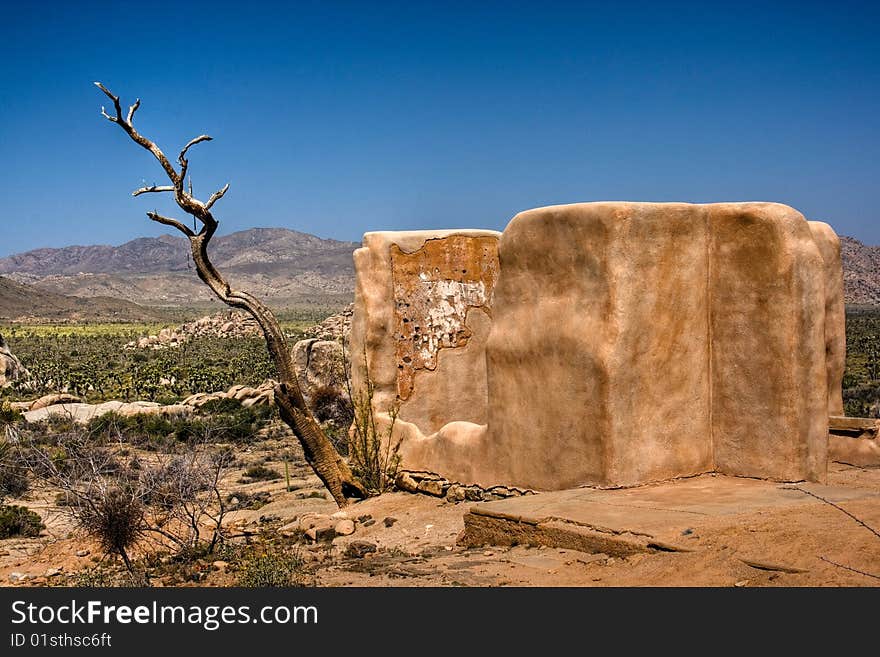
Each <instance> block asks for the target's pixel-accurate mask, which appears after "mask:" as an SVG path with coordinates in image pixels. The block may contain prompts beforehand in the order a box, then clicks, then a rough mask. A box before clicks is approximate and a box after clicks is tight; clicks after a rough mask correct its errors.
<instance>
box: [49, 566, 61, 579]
mask: <svg viewBox="0 0 880 657" xmlns="http://www.w3.org/2000/svg"><path fill="white" fill-rule="evenodd" d="M63 570H64V567H63V566H62V567H61V568H49V570H47V571H46V575H45V576H46V577H58V575H60V574H61V572H62V571H63Z"/></svg>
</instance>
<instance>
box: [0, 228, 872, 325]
mask: <svg viewBox="0 0 880 657" xmlns="http://www.w3.org/2000/svg"><path fill="white" fill-rule="evenodd" d="M840 243H841V256H842V259H843V271H844V296H845V299H846V302H847V303H849V304H859V305H880V246H868V245H865V244H864V243H862V242H860V241H859V240H857V239H855V238H852V237H847V236H841V238H840ZM359 246H360V245H359V244H357V243H356V242H343V241H338V240H330V239H322V238H320V237H316V236H314V235H309V234H307V233H300V232H298V231H294V230H288V229H285V228H253V229H250V230H244V231H240V232H237V233H232V234H231V235H225V236H220V237H215V238H214V240H213V241H212V243H211V249H210V252H211V258H212V261H213V262H214V264H215V265H216V266H217V267H218V268H220V270H221V271H223V272H224V273H226V274H227V275H228V277H229V279H230V282H231V283H232V284H233V285H236V286H238V287H240V288H242V289H245V290H248V291H250V292H252V293H253V294H256V295H257V296H259V297H261V298H263V299H265V300H267V301H269V302H272V303H274V304H280V305H282V306H283V305H284V304H285V303H286V302H297V301H298V302H302V301H307V300H310V299H315V298H333V299H334V300H339V301H342V300H344V299H345V298H347V297H350V296H351V295H352V294H353V292H354V265H353V262H352V252H353V251H354V250H355V249H356V248H358V247H359ZM0 275H2V276H5V277H6V278H7V280H6V285H7V288H6V298H4V297H3V296H2V295H0V317H3V316H7V317H8V316H9V312H8V311H7V309H5V308H3V304H4V303H5V304H6V305H7V307H12V306H11V305H10V304H11V303H12V302H11V301H10V299H11V298H12V297H15V298H16V299H18V300H19V301H16V304H18V305H16V306H15V307H17V308H24V306H21V299H22V298H24V297H25V296H26V295H23V293H22V290H21V289H17V290H16V292H15V293H13V292H11V291H10V289H9V284H10V283H12V282H17V283H20V284H26V285H29V286H32V287H33V288H35V289H36V290H39V291H41V292H45V293H49V294H54V295H60V296H62V297H65V298H67V299H68V300H69V299H70V297H72V296H75V297H87V298H98V297H104V298H105V301H107V300H113V299H115V300H127V301H132V302H135V303H139V304H146V305H154V306H168V307H180V306H186V305H190V304H195V303H202V302H206V301H208V300H209V299H212V295H211V292H210V291H209V290H208V289H207V288H206V287H205V286H204V284H203V283H202V282H201V281H200V280H199V279H198V277H197V276H196V274H195V271H193V270H192V264H191V262H190V256H189V245H188V242H187V240H185V239H184V238H182V237H175V236H171V235H162V236H160V237H141V238H138V239H134V240H131V241H130V242H126V243H125V244H122V245H120V246H106V245H98V246H68V247H63V248H57V249H49V248H44V249H35V250H33V251H28V252H26V253H19V254H15V255H11V256H8V257H6V258H0ZM53 299H54V301H52V302H51V303H50V302H49V301H48V300H47V299H43V301H45V302H46V303H50V306H51V307H57V308H59V309H60V308H63V307H65V304H69V301H68V302H62V301H60V300H58V299H55V298H54V297H53ZM41 303H42V302H41ZM52 303H54V304H55V305H54V306H52V305H51V304H52ZM346 303H347V301H346ZM25 305H26V304H25ZM117 310H118V312H122V313H123V314H125V313H126V312H129V313H131V314H137V313H136V312H134V310H133V309H132V308H128V310H127V311H122V310H120V309H117ZM59 312H60V310H59ZM23 314H27V313H23Z"/></svg>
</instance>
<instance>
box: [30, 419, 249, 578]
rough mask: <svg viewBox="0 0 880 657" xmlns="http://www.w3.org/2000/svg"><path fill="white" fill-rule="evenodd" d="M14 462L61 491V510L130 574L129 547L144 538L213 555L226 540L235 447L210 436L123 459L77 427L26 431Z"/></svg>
mask: <svg viewBox="0 0 880 657" xmlns="http://www.w3.org/2000/svg"><path fill="white" fill-rule="evenodd" d="M14 451H15V453H16V455H17V459H18V460H19V462H21V463H25V464H26V465H27V469H28V470H29V471H30V472H31V473H32V474H33V476H34V477H36V478H37V479H38V480H40V481H42V482H43V483H45V484H47V485H49V486H51V487H53V488H54V489H56V490H58V491H60V493H61V495H62V496H63V498H64V504H63V505H61V506H60V507H59V508H60V510H61V512H62V513H65V514H67V515H68V516H69V517H70V518H71V519H72V520H73V521H74V523H75V524H76V525H77V526H78V527H80V528H81V529H82V530H84V531H85V532H86V533H87V534H88V535H89V536H91V537H93V538H94V539H96V540H97V541H98V542H99V543H100V545H101V547H102V549H103V550H104V551H105V552H106V553H107V554H113V555H117V556H119V557H120V558H121V559H122V561H123V562H124V564H125V566H126V569H127V570H128V571H129V572H130V573H133V572H134V566H133V562H132V559H131V551H132V549H133V548H135V547H136V546H139V545H143V544H145V543H149V544H151V545H152V547H153V548H154V549H162V550H171V551H173V552H174V553H175V554H178V555H187V556H191V555H194V554H210V553H212V552H213V551H214V550H215V549H216V548H217V546H218V545H220V544H222V543H223V541H224V540H225V535H224V529H223V518H224V517H225V515H226V513H227V512H228V504H227V502H226V497H225V496H224V492H223V491H222V490H221V483H220V482H221V479H222V477H223V474H224V472H225V470H226V468H227V467H228V466H229V465H230V463H231V462H232V461H233V454H232V451H231V450H229V449H226V448H223V447H218V446H217V445H215V444H214V441H213V439H212V436H211V435H210V433H207V434H206V435H205V436H203V438H202V439H200V440H198V441H190V442H188V443H187V444H186V446H185V448H184V449H180V450H177V451H173V452H164V453H163V452H156V453H153V454H151V455H150V457H149V458H138V457H137V456H131V457H129V456H127V454H128V453H129V452H128V450H126V449H120V448H119V445H118V444H113V443H112V442H111V441H108V440H106V438H105V437H103V436H100V435H99V436H95V435H93V434H91V433H89V432H88V431H85V430H82V429H74V430H71V431H69V432H67V433H64V434H56V435H53V436H45V435H41V434H39V433H34V432H23V433H22V435H21V438H20V440H19V443H18V444H17V445H16V446H15V448H14Z"/></svg>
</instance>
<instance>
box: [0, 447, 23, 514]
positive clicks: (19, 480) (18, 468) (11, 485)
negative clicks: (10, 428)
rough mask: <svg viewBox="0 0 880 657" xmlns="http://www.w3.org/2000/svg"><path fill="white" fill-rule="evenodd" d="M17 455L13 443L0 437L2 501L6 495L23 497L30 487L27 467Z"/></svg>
mask: <svg viewBox="0 0 880 657" xmlns="http://www.w3.org/2000/svg"><path fill="white" fill-rule="evenodd" d="M15 456H16V454H15V452H14V451H13V449H12V445H10V444H9V443H8V442H6V441H5V440H3V439H2V437H0V502H2V501H3V499H4V498H6V497H21V496H22V495H24V494H25V493H27V492H28V489H29V488H30V479H28V473H27V469H26V468H25V467H23V466H22V465H20V464H19V463H18V462H17V461H16V458H15Z"/></svg>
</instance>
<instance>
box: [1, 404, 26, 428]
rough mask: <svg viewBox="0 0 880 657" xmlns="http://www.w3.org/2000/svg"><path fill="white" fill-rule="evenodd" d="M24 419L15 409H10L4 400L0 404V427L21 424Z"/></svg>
mask: <svg viewBox="0 0 880 657" xmlns="http://www.w3.org/2000/svg"><path fill="white" fill-rule="evenodd" d="M23 419H24V417H23V416H22V414H21V413H20V412H19V411H17V410H16V409H14V408H12V406H11V405H10V404H9V402H7V401H6V400H4V401H3V403H2V404H0V427H6V426H7V425H10V424H16V423H17V422H21V421H22V420H23Z"/></svg>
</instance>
